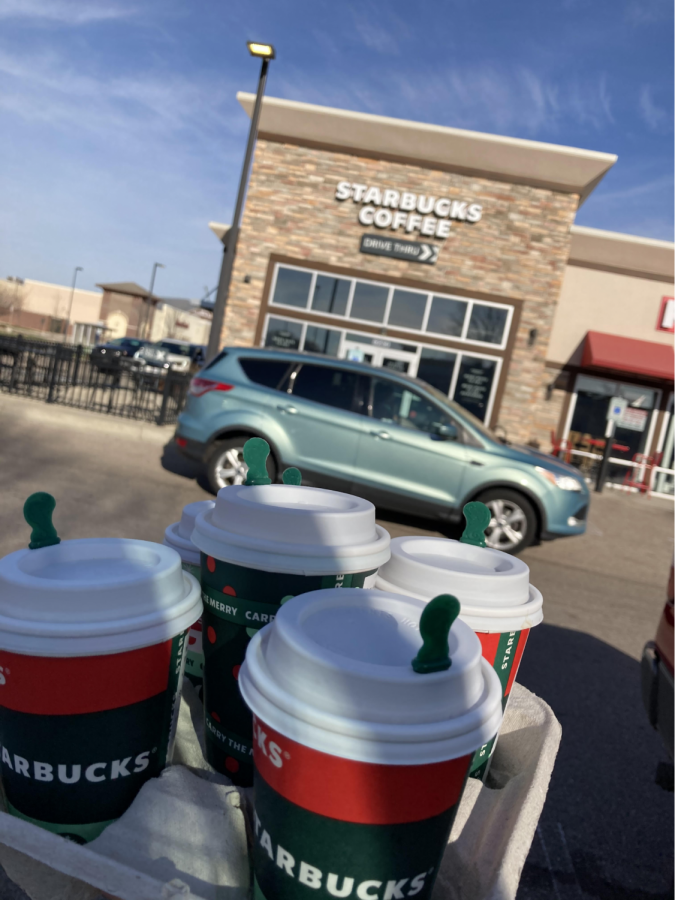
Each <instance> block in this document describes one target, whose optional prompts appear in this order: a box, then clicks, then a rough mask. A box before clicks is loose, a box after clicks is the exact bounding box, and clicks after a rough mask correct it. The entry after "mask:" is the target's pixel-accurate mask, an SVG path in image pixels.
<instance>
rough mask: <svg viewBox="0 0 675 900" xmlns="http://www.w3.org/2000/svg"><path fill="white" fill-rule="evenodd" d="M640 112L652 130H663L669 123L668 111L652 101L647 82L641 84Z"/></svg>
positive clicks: (650, 90)
mask: <svg viewBox="0 0 675 900" xmlns="http://www.w3.org/2000/svg"><path fill="white" fill-rule="evenodd" d="M640 113H641V114H642V118H643V119H644V120H645V122H646V123H647V125H648V126H649V127H650V128H651V129H652V131H663V130H665V129H667V128H669V126H670V124H671V117H670V116H669V115H668V113H667V112H666V111H665V110H664V109H660V108H659V107H658V106H657V105H656V103H654V100H653V98H652V89H651V88H650V87H649V85H647V84H645V85H643V86H642V90H641V91H640Z"/></svg>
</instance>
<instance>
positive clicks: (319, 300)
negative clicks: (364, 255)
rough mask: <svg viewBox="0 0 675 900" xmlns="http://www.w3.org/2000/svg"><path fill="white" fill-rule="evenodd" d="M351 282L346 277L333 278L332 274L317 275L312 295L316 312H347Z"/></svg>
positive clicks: (341, 313) (335, 313)
mask: <svg viewBox="0 0 675 900" xmlns="http://www.w3.org/2000/svg"><path fill="white" fill-rule="evenodd" d="M350 286H351V282H350V281H347V280H346V279H344V278H331V277H330V275H317V276H316V284H315V285H314V296H313V297H312V309H313V311H314V312H323V313H331V314H332V315H334V316H344V314H345V313H346V312H347V301H348V300H349V288H350Z"/></svg>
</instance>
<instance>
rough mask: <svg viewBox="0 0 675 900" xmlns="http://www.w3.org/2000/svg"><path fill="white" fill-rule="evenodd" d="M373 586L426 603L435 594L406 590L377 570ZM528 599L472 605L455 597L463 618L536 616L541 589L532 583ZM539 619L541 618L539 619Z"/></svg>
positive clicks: (448, 591) (541, 599)
mask: <svg viewBox="0 0 675 900" xmlns="http://www.w3.org/2000/svg"><path fill="white" fill-rule="evenodd" d="M375 587H376V589H377V590H381V591H388V592H390V593H392V594H402V595H403V596H406V597H414V598H415V599H416V600H424V601H425V602H426V603H428V602H429V600H432V599H433V597H435V596H436V595H435V594H434V595H432V596H429V595H428V594H420V593H417V592H415V593H413V591H408V590H406V589H405V588H403V587H401V586H399V585H395V584H391V582H389V581H387V580H386V578H383V577H382V575H381V573H380V572H378V574H377V579H376V582H375ZM445 593H448V594H450V593H452V588H451V587H450V586H448V588H447V590H446V592H445ZM528 594H529V596H528V599H527V600H524V601H523V602H522V603H519V604H516V605H514V606H490V605H489V601H488V603H487V604H486V605H485V606H472V605H470V604H468V603H463V602H462V598H461V597H459V596H458V597H457V599H458V600H459V602H460V605H461V610H460V613H459V615H460V618H464V617H466V616H475V617H477V618H478V617H485V618H495V619H499V618H502V617H503V618H505V619H507V618H513V617H514V616H525V617H528V618H532V617H536V613H537V612H538V611H539V610H541V608H542V606H543V603H544V599H543V597H542V594H541V591H540V590H539V589H538V588H536V587H535V586H534V585H533V584H530V585H529V591H528ZM542 618H543V616H542ZM539 621H541V619H539Z"/></svg>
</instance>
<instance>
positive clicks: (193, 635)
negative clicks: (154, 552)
mask: <svg viewBox="0 0 675 900" xmlns="http://www.w3.org/2000/svg"><path fill="white" fill-rule="evenodd" d="M214 505H215V504H214V502H213V500H196V501H195V502H194V503H188V505H187V506H184V507H183V512H182V513H181V517H180V521H178V522H173V523H172V524H171V525H169V527H168V528H167V529H166V531H165V532H164V543H165V544H166V546H167V547H171V548H173V549H174V550H175V551H176V553H178V555H179V556H180V558H181V560H182V563H183V569H185V571H186V572H189V573H190V574H191V575H194V577H195V578H196V579H197V581H201V564H200V559H199V548H198V547H195V545H194V544H193V543H192V540H191V538H192V532H193V531H194V527H195V519H196V518H197V516H198V515H199V513H200V512H204V511H205V510H207V509H213V507H214ZM185 675H186V677H187V678H188V679H189V680H190V681H191V682H192V684H194V686H195V688H196V689H197V692H198V693H199V694H201V690H202V681H203V678H204V650H203V648H202V620H201V618H200V619H199V620H198V621H197V622H195V623H194V625H193V626H192V627H191V628H190V631H189V633H188V643H187V650H186V652H185Z"/></svg>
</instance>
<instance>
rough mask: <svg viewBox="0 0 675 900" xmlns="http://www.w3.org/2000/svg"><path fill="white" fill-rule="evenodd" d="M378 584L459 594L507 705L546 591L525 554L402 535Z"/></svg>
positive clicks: (482, 771) (480, 773)
mask: <svg viewBox="0 0 675 900" xmlns="http://www.w3.org/2000/svg"><path fill="white" fill-rule="evenodd" d="M475 505H476V506H477V507H483V508H484V509H487V508H486V507H484V506H483V504H480V503H478V504H475ZM469 506H471V505H470V504H469ZM470 511H471V510H470ZM488 514H489V511H488ZM476 531H477V533H482V532H480V529H476ZM375 586H376V587H377V588H379V589H381V590H383V591H394V592H396V593H399V594H406V595H409V596H412V597H417V598H419V599H421V600H425V601H429V600H431V599H432V598H433V597H435V596H436V595H437V594H440V593H442V592H444V591H447V592H449V593H452V594H453V595H454V596H456V597H457V598H458V600H459V601H460V604H461V611H460V618H461V619H462V621H463V622H466V623H467V624H468V625H469V626H470V627H471V628H472V629H473V630H474V631H475V632H476V634H477V635H478V638H479V640H480V642H481V646H482V649H483V656H484V658H485V659H486V660H487V662H489V664H490V665H491V666H492V667H493V668H494V670H495V672H496V673H497V675H498V677H499V681H500V684H501V686H502V705H503V708H504V710H506V705H507V703H508V699H509V695H510V693H511V688H512V686H513V683H514V681H515V678H516V675H517V674H518V666H519V665H520V661H521V658H522V655H523V651H524V649H525V644H526V642H527V638H528V635H529V633H530V629H531V628H533V627H534V626H535V625H538V624H539V623H540V622H541V621H542V620H543V613H542V605H543V600H542V596H541V594H540V592H539V591H538V590H537V588H536V587H534V586H533V585H531V584H530V570H529V568H528V566H527V565H526V564H525V563H524V562H523V561H522V560H521V559H518V557H515V556H509V555H508V554H507V553H503V552H502V551H500V550H492V549H490V548H488V547H480V546H477V545H476V544H472V543H470V542H468V541H464V542H460V541H451V540H446V539H445V538H431V537H412V536H411V537H400V538H395V539H394V540H393V541H392V542H391V558H390V560H389V562H387V563H386V564H385V565H384V566H383V567H382V568H381V569H380V571H379V572H378V575H377V579H376V582H375ZM496 740H497V738H496V737H495V738H494V739H493V740H490V741H486V743H485V744H484V745H483V746H481V747H480V748H479V749H478V750H477V751H476V753H475V755H474V757H473V759H472V761H471V767H470V776H471V777H472V778H479V779H481V780H483V781H484V780H485V778H486V777H487V773H488V769H489V765H490V759H491V757H492V753H493V751H494V748H495V744H496Z"/></svg>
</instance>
